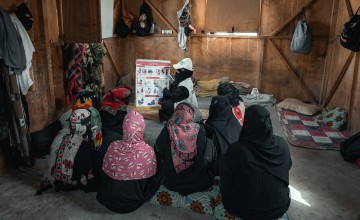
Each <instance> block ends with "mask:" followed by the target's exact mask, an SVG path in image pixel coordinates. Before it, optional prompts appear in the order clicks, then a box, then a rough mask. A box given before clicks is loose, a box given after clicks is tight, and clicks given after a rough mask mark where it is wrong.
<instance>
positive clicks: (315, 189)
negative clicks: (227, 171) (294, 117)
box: [0, 98, 360, 220]
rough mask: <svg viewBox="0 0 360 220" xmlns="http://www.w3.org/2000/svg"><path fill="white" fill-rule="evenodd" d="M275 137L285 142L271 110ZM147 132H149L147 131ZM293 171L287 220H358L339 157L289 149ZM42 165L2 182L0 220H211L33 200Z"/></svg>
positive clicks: (88, 202) (77, 196)
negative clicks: (118, 212)
mask: <svg viewBox="0 0 360 220" xmlns="http://www.w3.org/2000/svg"><path fill="white" fill-rule="evenodd" d="M209 103H210V99H209V98H201V99H199V105H200V108H207V107H208V106H209ZM269 111H270V112H271V117H272V122H273V126H274V131H275V133H276V134H277V135H280V136H284V133H283V130H282V128H281V125H280V122H279V120H278V118H277V115H276V112H275V110H274V108H272V107H271V108H269ZM146 126H147V128H148V129H147V130H146V133H145V139H146V141H147V142H148V143H149V144H151V145H153V144H154V142H155V139H156V137H157V136H158V134H159V133H160V130H161V128H162V124H160V123H158V122H154V121H146ZM150 128H151V129H150ZM290 150H291V156H292V159H293V167H292V169H291V171H290V185H291V195H292V202H291V206H290V208H289V210H288V214H289V216H290V219H292V220H297V219H304V220H305V219H306V220H313V219H314V220H319V219H329V220H338V219H344V220H360V168H359V167H357V166H355V165H354V164H351V163H347V162H345V161H344V160H343V159H342V157H341V155H340V153H339V152H335V151H319V150H309V149H304V148H295V147H290ZM45 161H46V160H45V159H39V160H37V163H36V165H35V167H34V168H32V169H22V170H12V171H9V172H8V173H6V174H3V175H1V176H0V219H1V220H3V219H101V220H106V219H132V220H137V219H145V220H165V219H174V220H177V219H179V220H180V219H181V220H185V219H186V220H188V219H189V220H191V219H194V220H195V219H199V220H203V219H204V220H205V219H213V218H211V217H208V216H204V215H200V214H197V213H193V212H191V211H188V210H185V209H181V208H172V207H160V206H154V205H151V204H149V203H145V204H144V205H143V206H142V207H140V208H139V209H138V210H136V211H135V212H133V213H130V214H117V213H113V212H111V211H108V210H107V209H106V208H104V207H103V206H102V205H100V204H99V203H98V202H97V200H96V199H95V197H96V193H84V192H81V191H76V192H68V193H63V192H60V193H56V192H55V191H54V190H52V189H51V190H48V191H46V192H45V193H44V194H43V195H41V196H34V195H35V191H36V187H37V184H38V183H39V181H40V179H41V174H42V169H43V166H44V164H45Z"/></svg>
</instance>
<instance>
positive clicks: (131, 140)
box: [102, 110, 157, 180]
mask: <svg viewBox="0 0 360 220" xmlns="http://www.w3.org/2000/svg"><path fill="white" fill-rule="evenodd" d="M123 130H124V135H123V140H117V141H114V142H112V143H111V144H110V146H109V149H108V150H107V152H106V154H105V157H104V161H103V167H102V169H103V171H104V172H105V173H106V174H107V175H108V176H109V177H111V178H112V179H115V180H138V179H145V178H149V177H151V176H154V175H155V174H156V172H157V169H156V157H155V152H154V150H153V148H152V147H151V146H149V145H148V144H146V143H145V142H144V131H145V121H144V118H143V116H142V115H141V114H140V113H138V112H137V111H134V110H131V111H130V112H129V113H128V114H127V115H126V116H125V118H124V123H123Z"/></svg>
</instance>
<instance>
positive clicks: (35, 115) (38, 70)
mask: <svg viewBox="0 0 360 220" xmlns="http://www.w3.org/2000/svg"><path fill="white" fill-rule="evenodd" d="M29 7H30V9H31V11H32V14H33V27H32V29H31V30H30V31H29V36H30V38H31V40H32V41H33V44H34V46H35V53H34V56H33V61H32V70H33V74H34V79H33V81H34V84H35V86H36V90H35V91H34V92H29V93H28V94H27V95H26V98H27V100H28V103H29V114H30V131H31V132H33V131H37V130H41V129H43V128H44V127H45V126H47V125H48V124H50V123H51V122H52V120H53V118H54V113H55V112H54V110H53V109H52V102H53V101H52V100H51V91H50V89H51V86H52V85H51V84H50V83H49V78H48V76H49V72H48V69H47V65H48V62H47V52H46V44H45V34H44V18H43V13H42V12H43V8H42V1H41V0H34V1H29Z"/></svg>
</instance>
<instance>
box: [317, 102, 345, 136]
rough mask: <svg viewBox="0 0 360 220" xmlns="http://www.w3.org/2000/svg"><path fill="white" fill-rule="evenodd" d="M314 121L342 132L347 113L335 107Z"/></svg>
mask: <svg viewBox="0 0 360 220" xmlns="http://www.w3.org/2000/svg"><path fill="white" fill-rule="evenodd" d="M316 119H317V121H319V122H323V123H324V124H326V125H327V126H329V127H331V128H332V129H334V130H338V131H342V130H345V129H346V122H347V112H346V110H345V109H343V108H340V107H336V108H334V109H333V110H331V111H328V112H323V113H322V114H321V115H319V116H318V117H317V118H316Z"/></svg>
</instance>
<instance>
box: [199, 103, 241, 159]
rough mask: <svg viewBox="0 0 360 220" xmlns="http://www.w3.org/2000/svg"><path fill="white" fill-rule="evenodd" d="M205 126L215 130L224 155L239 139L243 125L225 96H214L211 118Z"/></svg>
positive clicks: (210, 112) (210, 110) (221, 152)
mask: <svg viewBox="0 0 360 220" xmlns="http://www.w3.org/2000/svg"><path fill="white" fill-rule="evenodd" d="M205 126H206V127H208V126H210V127H211V128H212V130H213V131H214V132H215V134H216V136H217V139H218V141H219V144H220V152H219V153H220V155H223V154H224V153H225V152H226V150H227V148H228V147H229V145H230V144H233V143H235V142H237V141H238V139H239V136H240V132H241V126H240V124H239V122H238V120H237V119H236V118H235V116H234V115H233V113H232V107H231V105H230V102H229V100H228V98H226V97H225V96H214V97H213V98H212V100H211V104H210V109H209V118H208V120H206V123H205Z"/></svg>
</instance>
